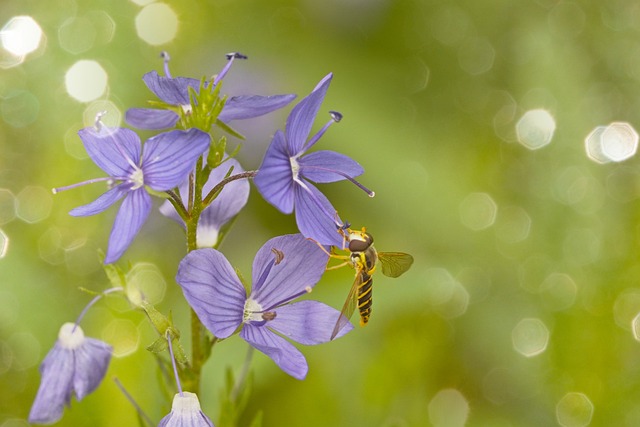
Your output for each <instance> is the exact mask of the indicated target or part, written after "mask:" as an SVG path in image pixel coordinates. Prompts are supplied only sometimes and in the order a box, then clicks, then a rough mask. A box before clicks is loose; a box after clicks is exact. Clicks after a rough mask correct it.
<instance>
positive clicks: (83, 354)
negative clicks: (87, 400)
mask: <svg viewBox="0 0 640 427" xmlns="http://www.w3.org/2000/svg"><path fill="white" fill-rule="evenodd" d="M112 351H113V348H112V347H111V346H110V345H108V344H107V343H105V342H102V341H100V340H97V339H95V338H85V339H84V342H83V343H82V345H81V346H80V347H78V348H77V349H76V350H75V362H76V371H75V374H74V376H73V390H74V391H75V394H76V399H78V400H82V398H84V397H85V396H86V395H87V394H89V393H91V392H92V391H94V390H95V389H96V388H97V387H98V385H100V382H101V381H102V379H103V378H104V375H105V374H106V372H107V368H108V367H109V361H110V360H111V353H112Z"/></svg>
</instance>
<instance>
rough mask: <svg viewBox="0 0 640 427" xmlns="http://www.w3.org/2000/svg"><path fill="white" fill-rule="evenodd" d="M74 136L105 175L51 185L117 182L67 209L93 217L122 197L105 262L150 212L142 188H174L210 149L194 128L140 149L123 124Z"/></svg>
mask: <svg viewBox="0 0 640 427" xmlns="http://www.w3.org/2000/svg"><path fill="white" fill-rule="evenodd" d="M98 125H99V123H98ZM78 134H79V135H80V138H81V139H82V142H83V143H84V146H85V148H86V150H87V152H88V153H89V156H90V157H91V159H92V160H93V161H94V162H95V163H96V164H97V165H98V166H99V167H100V168H101V169H102V170H103V171H105V172H106V173H107V174H109V177H106V178H98V179H94V180H90V181H86V182H83V183H80V184H75V185H72V186H68V187H63V188H58V189H54V192H57V191H61V190H66V189H69V188H73V187H77V186H78V185H83V184H88V183H91V182H97V181H109V182H113V181H119V182H120V183H119V184H117V185H115V186H113V187H112V188H110V189H109V190H108V191H107V192H106V193H104V194H102V195H101V196H100V197H98V198H97V199H96V200H95V201H93V202H91V203H89V204H88V205H84V206H80V207H77V208H75V209H73V210H71V212H69V213H70V214H71V215H73V216H87V215H94V214H97V213H99V212H102V211H104V210H105V209H107V208H108V207H109V206H111V205H112V204H114V203H115V202H117V201H118V200H120V199H121V198H123V197H124V201H123V203H122V206H121V207H120V210H119V211H118V215H117V216H116V220H115V222H114V224H113V228H112V230H111V236H110V237H109V246H108V249H107V255H106V258H105V263H106V264H109V263H112V262H114V261H116V260H118V258H120V256H121V255H122V254H123V253H124V251H125V250H126V249H127V248H128V247H129V245H130V244H131V242H132V241H133V239H134V237H135V236H136V234H138V231H139V230H140V228H141V227H142V224H144V222H145V221H146V219H147V216H148V215H149V212H150V210H151V196H150V195H149V193H147V191H146V189H145V186H148V187H149V188H151V189H152V190H155V191H167V190H170V189H172V188H175V187H177V186H178V185H179V184H180V183H181V182H182V181H183V180H184V179H185V178H186V176H187V175H188V174H189V172H190V171H192V170H193V169H194V167H195V163H196V160H197V159H198V157H200V155H201V154H203V153H204V152H205V151H206V150H207V148H208V147H209V142H210V137H209V134H207V133H205V132H202V131H200V130H198V129H190V130H188V131H181V130H173V131H170V132H166V133H162V134H160V135H157V136H154V137H152V138H150V139H148V140H147V141H146V142H145V144H144V148H143V147H142V145H141V143H140V138H138V135H136V134H135V133H134V132H133V131H131V130H129V129H125V128H115V129H108V128H105V127H103V126H97V128H93V127H90V128H84V129H82V130H80V132H78Z"/></svg>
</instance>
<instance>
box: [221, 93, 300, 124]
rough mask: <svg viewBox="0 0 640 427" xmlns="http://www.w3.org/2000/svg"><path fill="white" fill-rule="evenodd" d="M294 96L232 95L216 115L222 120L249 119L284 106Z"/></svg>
mask: <svg viewBox="0 0 640 427" xmlns="http://www.w3.org/2000/svg"><path fill="white" fill-rule="evenodd" d="M295 97H296V96H295V95H293V94H291V95H272V96H260V95H253V96H233V97H231V98H229V99H228V100H227V102H226V103H225V104H224V108H223V109H222V111H221V112H220V114H219V115H218V119H220V120H222V121H223V122H230V121H231V120H242V119H250V118H253V117H258V116H262V115H264V114H267V113H270V112H272V111H275V110H277V109H279V108H282V107H284V106H285V105H287V104H289V103H290V102H291V101H293V100H294V98H295Z"/></svg>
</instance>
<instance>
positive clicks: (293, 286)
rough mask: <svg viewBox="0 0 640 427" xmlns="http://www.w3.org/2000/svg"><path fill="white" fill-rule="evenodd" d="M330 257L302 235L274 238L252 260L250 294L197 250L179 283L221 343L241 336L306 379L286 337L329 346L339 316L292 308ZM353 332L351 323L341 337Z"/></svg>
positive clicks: (305, 306)
mask: <svg viewBox="0 0 640 427" xmlns="http://www.w3.org/2000/svg"><path fill="white" fill-rule="evenodd" d="M327 260H328V255H327V254H326V253H325V252H324V251H322V250H321V249H320V248H319V247H318V246H317V245H316V244H315V243H313V242H311V241H309V240H308V239H305V238H304V236H302V235H301V234H291V235H285V236H280V237H275V238H273V239H271V240H269V241H268V242H267V243H265V244H264V245H263V246H262V248H260V250H259V251H258V253H257V254H256V257H255V259H254V261H253V271H252V278H253V286H252V290H251V293H250V294H249V295H248V296H247V292H246V290H245V288H244V286H243V285H242V283H241V281H240V279H239V278H238V275H237V274H236V272H235V270H234V269H233V267H232V266H231V264H230V263H229V261H227V259H226V258H225V256H224V255H223V254H222V253H220V252H218V251H217V250H215V249H198V250H195V251H193V252H190V253H189V254H187V256H186V257H185V258H184V259H183V260H182V261H181V262H180V266H179V268H178V274H177V276H176V280H177V282H178V283H179V284H180V286H181V287H182V290H183V292H184V295H185V298H186V299H187V301H188V302H189V305H191V308H193V310H194V311H195V312H196V314H197V315H198V317H199V318H200V321H201V322H202V323H203V324H204V325H205V326H206V327H207V329H209V331H211V332H212V333H213V334H214V335H215V336H216V337H218V338H227V337H229V336H231V335H232V334H233V333H234V332H235V331H236V330H237V329H238V328H239V327H241V326H242V330H241V331H240V336H241V337H242V338H243V339H244V340H245V341H247V342H248V343H249V344H251V345H252V346H253V347H255V348H256V349H258V350H260V351H261V352H263V353H264V354H266V355H267V356H269V357H270V358H271V359H273V361H274V362H275V363H276V364H277V365H278V366H279V367H280V368H281V369H282V370H283V371H285V372H286V373H287V374H289V375H291V376H293V377H294V378H297V379H303V378H304V377H305V376H306V375H307V371H308V369H309V368H308V365H307V361H306V360H305V358H304V356H303V355H302V353H301V352H300V351H299V350H298V349H297V348H296V347H295V346H294V345H293V344H291V343H290V342H288V341H287V340H286V339H285V338H283V337H286V338H289V339H291V340H293V341H295V342H298V343H300V344H304V345H315V344H320V343H324V342H328V341H330V338H331V333H332V331H333V327H334V326H335V319H336V318H337V317H338V315H339V313H338V311H337V310H335V309H334V308H332V307H329V306H327V305H325V304H323V303H320V302H317V301H311V300H304V301H299V302H295V303H292V304H290V302H291V301H293V300H294V299H296V298H298V297H299V296H301V295H304V294H306V293H308V292H310V291H311V289H312V287H313V286H314V285H315V284H316V283H317V282H318V281H319V280H320V277H321V276H322V274H323V273H324V271H325V267H326V265H327ZM351 329H353V326H352V325H351V324H350V323H347V324H346V325H345V326H344V327H343V328H342V330H341V331H340V332H339V334H338V336H342V335H344V334H346V333H347V332H349V331H350V330H351Z"/></svg>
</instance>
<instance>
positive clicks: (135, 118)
mask: <svg viewBox="0 0 640 427" xmlns="http://www.w3.org/2000/svg"><path fill="white" fill-rule="evenodd" d="M178 119H180V116H179V115H178V114H177V113H176V112H175V111H171V110H156V109H154V108H129V109H128V110H127V112H126V113H125V114H124V120H125V121H126V122H127V123H128V124H130V125H131V126H134V127H137V128H138V129H151V130H156V129H169V128H172V127H174V126H175V125H176V123H177V122H178Z"/></svg>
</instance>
